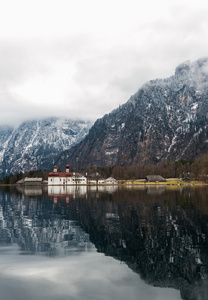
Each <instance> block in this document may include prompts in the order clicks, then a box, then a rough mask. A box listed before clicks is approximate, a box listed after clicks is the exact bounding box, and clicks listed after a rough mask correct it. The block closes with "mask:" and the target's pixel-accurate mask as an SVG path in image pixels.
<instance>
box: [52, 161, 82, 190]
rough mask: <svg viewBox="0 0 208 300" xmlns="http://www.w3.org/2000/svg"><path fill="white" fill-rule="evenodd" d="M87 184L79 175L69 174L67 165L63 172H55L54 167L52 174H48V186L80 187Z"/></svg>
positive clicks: (55, 168)
mask: <svg viewBox="0 0 208 300" xmlns="http://www.w3.org/2000/svg"><path fill="white" fill-rule="evenodd" d="M80 184H87V178H86V177H85V176H83V175H81V174H79V173H73V174H72V173H70V172H69V165H66V171H65V172H57V167H56V166H54V168H53V172H50V173H49V174H48V185H64V186H67V185H80Z"/></svg>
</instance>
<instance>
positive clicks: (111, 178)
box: [104, 177, 118, 184]
mask: <svg viewBox="0 0 208 300" xmlns="http://www.w3.org/2000/svg"><path fill="white" fill-rule="evenodd" d="M117 182H118V181H117V180H116V179H115V178H113V177H109V178H107V179H105V180H104V183H111V184H116V183H117Z"/></svg>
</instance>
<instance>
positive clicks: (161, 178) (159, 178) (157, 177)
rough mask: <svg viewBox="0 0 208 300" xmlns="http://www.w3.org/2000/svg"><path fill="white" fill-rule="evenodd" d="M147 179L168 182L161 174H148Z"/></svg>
mask: <svg viewBox="0 0 208 300" xmlns="http://www.w3.org/2000/svg"><path fill="white" fill-rule="evenodd" d="M146 180H147V181H148V182H166V179H165V178H163V177H162V176H160V175H148V176H147V177H146Z"/></svg>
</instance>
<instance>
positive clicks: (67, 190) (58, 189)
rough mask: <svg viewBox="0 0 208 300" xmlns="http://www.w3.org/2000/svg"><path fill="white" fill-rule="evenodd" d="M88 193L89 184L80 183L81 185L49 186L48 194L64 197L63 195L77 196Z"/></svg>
mask: <svg viewBox="0 0 208 300" xmlns="http://www.w3.org/2000/svg"><path fill="white" fill-rule="evenodd" d="M86 194H87V186H86V185H85V186H84V185H79V186H75V185H72V186H64V185H62V186H58V185H57V186H55V185H54V186H53V185H51V186H48V195H49V196H52V197H54V196H55V197H58V198H59V197H62V196H73V198H76V197H77V196H86Z"/></svg>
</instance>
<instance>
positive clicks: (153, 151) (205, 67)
mask: <svg viewBox="0 0 208 300" xmlns="http://www.w3.org/2000/svg"><path fill="white" fill-rule="evenodd" d="M207 151H208V58H203V59H199V60H197V61H195V62H190V61H187V62H185V63H183V64H181V65H179V66H178V67H177V68H176V70H175V74H174V75H173V76H171V77H169V78H166V79H156V80H152V81H150V82H148V83H146V84H145V85H144V86H142V87H141V88H140V89H139V90H138V92H137V93H136V94H135V95H133V96H131V97H130V99H129V100H128V101H127V102H126V103H125V104H124V105H122V106H121V107H119V108H117V109H115V110H114V111H112V112H111V113H110V114H108V115H105V116H104V117H103V118H101V119H98V120H97V121H96V122H95V124H94V126H93V127H92V128H91V130H90V131H89V133H88V135H87V136H86V137H85V138H84V140H83V141H81V142H80V143H79V144H77V145H76V146H74V147H72V148H71V149H70V150H67V151H65V152H63V153H62V154H61V156H60V158H59V159H58V161H57V163H58V164H59V165H65V163H66V162H69V163H70V165H71V166H72V167H75V168H85V167H90V166H94V165H97V166H109V165H111V166H112V165H132V164H143V163H146V162H151V163H157V162H160V161H161V160H163V159H174V160H178V159H193V158H195V157H197V156H198V155H200V154H201V153H206V152H207Z"/></svg>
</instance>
